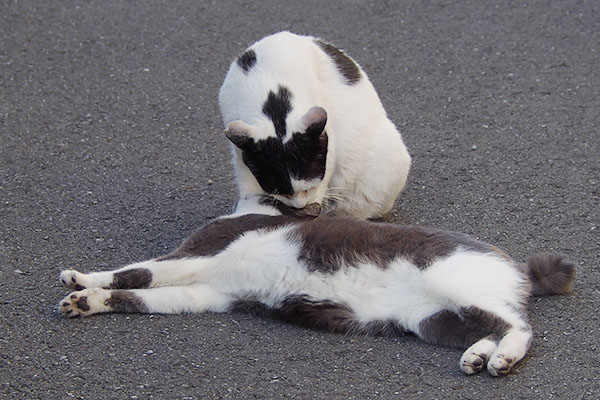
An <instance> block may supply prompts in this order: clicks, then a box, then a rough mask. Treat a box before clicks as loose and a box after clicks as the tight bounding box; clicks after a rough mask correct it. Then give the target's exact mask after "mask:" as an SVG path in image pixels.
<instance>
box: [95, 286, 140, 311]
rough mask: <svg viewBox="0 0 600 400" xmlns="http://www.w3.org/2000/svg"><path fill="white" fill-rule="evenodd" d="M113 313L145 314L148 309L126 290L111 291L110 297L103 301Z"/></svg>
mask: <svg viewBox="0 0 600 400" xmlns="http://www.w3.org/2000/svg"><path fill="white" fill-rule="evenodd" d="M104 304H105V305H107V306H109V307H110V308H111V310H112V311H114V312H124V313H136V312H137V313H147V312H148V307H147V306H146V304H144V301H143V300H142V299H141V298H140V297H139V296H137V295H135V294H133V293H132V292H130V291H128V290H113V291H112V292H111V294H110V297H109V298H108V299H106V300H105V301H104Z"/></svg>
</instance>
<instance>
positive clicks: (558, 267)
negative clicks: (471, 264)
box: [527, 253, 575, 296]
mask: <svg viewBox="0 0 600 400" xmlns="http://www.w3.org/2000/svg"><path fill="white" fill-rule="evenodd" d="M527 275H528V276H529V281H530V282H531V285H532V288H531V295H533V296H547V295H551V294H566V293H570V292H571V291H572V290H573V284H574V283H575V264H573V263H572V262H570V261H567V259H566V258H565V257H564V256H562V255H560V254H555V253H537V254H533V255H531V256H530V257H529V259H528V260H527Z"/></svg>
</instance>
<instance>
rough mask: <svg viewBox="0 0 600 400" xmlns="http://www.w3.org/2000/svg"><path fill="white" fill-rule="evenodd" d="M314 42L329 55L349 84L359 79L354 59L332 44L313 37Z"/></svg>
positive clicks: (358, 71)
mask: <svg viewBox="0 0 600 400" xmlns="http://www.w3.org/2000/svg"><path fill="white" fill-rule="evenodd" d="M315 43H316V44H317V46H319V47H320V48H321V50H323V51H324V52H325V53H327V55H328V56H329V57H331V59H332V60H333V62H334V63H335V66H336V67H337V69H338V71H339V72H340V74H342V76H343V77H344V78H345V79H346V82H347V83H348V84H349V85H353V84H355V83H356V82H358V81H360V77H361V75H360V68H359V67H358V65H356V63H355V62H354V60H352V59H351V58H350V57H348V56H347V55H346V53H344V52H343V51H342V50H340V49H338V48H337V47H335V46H333V45H332V44H329V43H327V42H324V41H322V40H320V39H315Z"/></svg>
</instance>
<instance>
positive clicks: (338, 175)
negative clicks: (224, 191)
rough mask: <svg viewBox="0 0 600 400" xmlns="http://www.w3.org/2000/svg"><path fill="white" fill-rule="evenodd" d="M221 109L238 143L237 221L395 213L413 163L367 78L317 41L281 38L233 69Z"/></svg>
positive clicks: (257, 47)
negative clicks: (271, 204) (240, 217)
mask: <svg viewBox="0 0 600 400" xmlns="http://www.w3.org/2000/svg"><path fill="white" fill-rule="evenodd" d="M219 104H220V107H221V113H222V115H223V121H224V123H225V126H226V130H225V135H226V136H227V137H228V138H229V140H230V141H231V142H232V143H233V145H234V146H233V149H234V165H235V170H236V175H237V182H238V187H239V196H240V199H239V201H238V203H237V206H236V210H237V211H238V212H250V211H252V212H261V213H265V212H269V210H270V209H269V208H268V207H266V208H263V207H262V206H261V200H263V199H264V197H265V196H268V197H272V198H274V199H276V200H278V201H280V202H282V203H284V204H285V205H287V206H289V207H293V208H297V209H301V208H304V207H305V206H307V205H309V204H313V203H316V204H319V205H324V206H326V209H328V210H329V211H331V212H333V213H335V214H338V215H351V216H355V217H359V218H370V217H377V216H381V215H382V214H385V213H386V212H388V211H389V210H390V209H391V208H392V206H393V204H394V201H395V200H396V198H397V197H398V194H399V193H400V191H401V190H402V188H403V187H404V185H405V183H406V179H407V175H408V172H409V169H410V160H411V158H410V155H409V154H408V151H407V149H406V147H405V145H404V143H403V141H402V137H401V136H400V133H399V132H398V131H397V130H396V127H395V126H394V124H393V123H392V122H391V121H390V120H389V119H388V118H387V115H386V112H385V110H384V109H383V106H382V104H381V101H380V100H379V97H378V96H377V93H376V92H375V89H374V88H373V85H372V84H371V82H370V81H369V78H368V77H367V75H366V73H365V72H364V71H363V70H362V69H361V68H360V67H359V66H358V64H356V62H354V60H352V59H351V58H350V57H348V56H347V55H346V54H345V53H344V52H342V51H341V50H339V49H337V48H336V47H334V46H332V45H331V44H329V43H326V42H324V41H322V40H320V39H316V38H313V37H310V36H299V35H295V34H292V33H289V32H280V33H277V34H274V35H271V36H268V37H265V38H263V39H262V40H260V41H258V42H256V43H255V44H253V45H252V46H250V48H248V49H247V50H246V51H245V52H244V53H243V54H242V55H241V56H240V57H239V58H238V59H237V61H235V62H233V63H232V64H231V67H230V68H229V71H228V73H227V76H226V77H225V81H224V82H223V85H222V87H221V90H220V92H219Z"/></svg>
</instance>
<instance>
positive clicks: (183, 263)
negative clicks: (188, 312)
mask: <svg viewBox="0 0 600 400" xmlns="http://www.w3.org/2000/svg"><path fill="white" fill-rule="evenodd" d="M211 258H212V257H196V258H181V259H175V260H163V261H158V260H149V261H144V262H140V263H135V264H131V265H128V266H126V267H123V268H120V269H117V270H115V271H104V272H92V273H89V274H83V273H81V272H78V271H75V270H66V271H62V272H61V273H60V281H61V283H62V284H63V285H64V286H66V287H67V288H69V289H71V290H83V289H88V288H105V289H143V288H149V287H159V286H177V285H188V284H193V283H198V282H202V281H203V274H204V272H205V271H206V268H207V267H208V266H210V264H211V262H210V261H211Z"/></svg>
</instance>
